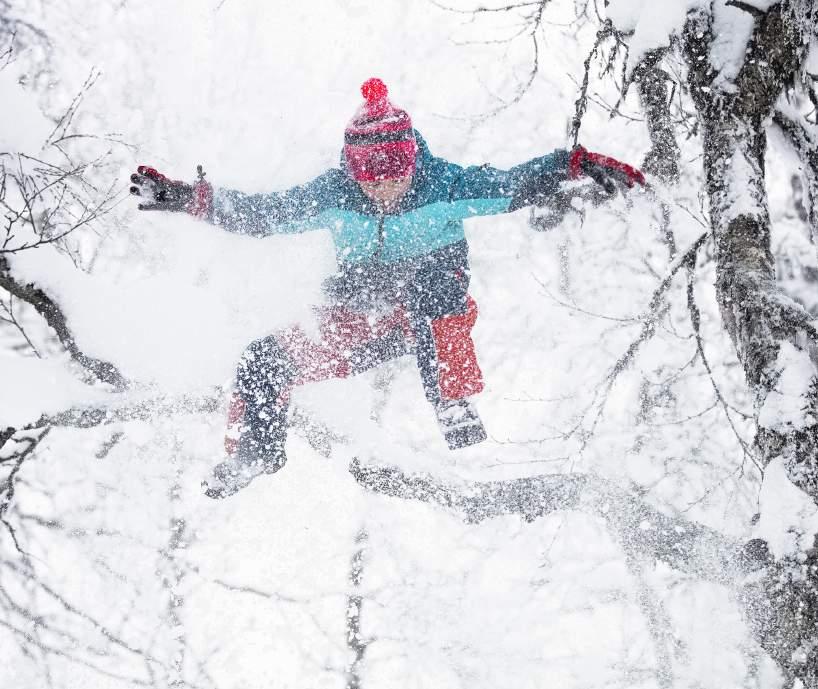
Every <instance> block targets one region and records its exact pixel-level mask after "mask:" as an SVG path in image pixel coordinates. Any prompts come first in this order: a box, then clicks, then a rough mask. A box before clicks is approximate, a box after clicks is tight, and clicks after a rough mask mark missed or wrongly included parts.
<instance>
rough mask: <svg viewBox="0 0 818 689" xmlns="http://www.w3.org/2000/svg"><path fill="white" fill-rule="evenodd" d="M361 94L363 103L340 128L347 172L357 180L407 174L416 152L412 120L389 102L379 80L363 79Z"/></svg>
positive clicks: (412, 164)
mask: <svg viewBox="0 0 818 689" xmlns="http://www.w3.org/2000/svg"><path fill="white" fill-rule="evenodd" d="M361 93H362V94H363V97H364V99H365V102H364V104H363V105H362V106H361V107H360V108H358V111H357V112H356V113H355V116H354V117H353V118H352V120H351V121H350V123H349V124H348V125H347V127H346V130H345V131H344V157H345V159H346V166H347V171H348V173H349V175H350V176H351V177H352V178H354V179H356V180H357V181H359V182H374V181H377V180H382V179H397V178H399V177H408V176H409V175H411V174H413V173H414V171H415V156H416V151H417V144H416V143H415V134H414V132H413V131H412V120H411V119H410V118H409V115H408V114H407V113H406V112H405V111H404V110H401V109H400V108H396V107H395V106H394V105H392V103H390V102H389V99H388V98H387V93H388V92H387V89H386V84H384V83H383V82H382V81H381V80H380V79H367V80H366V81H365V82H364V83H363V85H362V86H361Z"/></svg>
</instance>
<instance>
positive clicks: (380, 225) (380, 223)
mask: <svg viewBox="0 0 818 689" xmlns="http://www.w3.org/2000/svg"><path fill="white" fill-rule="evenodd" d="M383 221H384V214H383V213H379V214H378V248H377V249H375V254H374V255H373V258H380V257H381V254H382V253H383V245H384V241H385V240H386V232H385V230H384V229H383Z"/></svg>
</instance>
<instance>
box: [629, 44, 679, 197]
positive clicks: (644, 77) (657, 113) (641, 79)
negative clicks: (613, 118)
mask: <svg viewBox="0 0 818 689" xmlns="http://www.w3.org/2000/svg"><path fill="white" fill-rule="evenodd" d="M666 52H667V51H665V50H654V51H651V52H650V53H648V54H647V55H646V56H645V57H644V58H643V59H642V61H641V62H640V63H639V65H638V66H637V67H636V69H635V70H634V74H633V79H634V82H635V83H636V86H637V88H638V91H639V102H640V104H641V105H642V111H643V112H644V113H645V121H646V123H647V126H648V134H649V135H650V143H651V147H650V150H649V151H648V152H647V154H646V155H645V159H644V161H643V162H642V167H643V168H644V170H645V172H649V173H650V174H652V175H656V176H657V177H659V179H661V180H662V181H664V182H675V181H676V180H678V178H679V158H680V156H681V154H680V152H679V144H678V143H677V142H676V134H675V132H674V131H673V123H672V121H671V117H670V103H669V93H668V82H669V81H670V77H669V75H668V73H667V72H665V70H663V69H662V66H661V61H662V58H663V57H664V55H665V53H666Z"/></svg>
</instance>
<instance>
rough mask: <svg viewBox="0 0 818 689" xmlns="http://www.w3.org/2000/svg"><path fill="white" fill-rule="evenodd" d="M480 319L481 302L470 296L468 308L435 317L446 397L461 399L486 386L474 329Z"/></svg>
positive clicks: (434, 333) (434, 332)
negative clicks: (478, 359)
mask: <svg viewBox="0 0 818 689" xmlns="http://www.w3.org/2000/svg"><path fill="white" fill-rule="evenodd" d="M476 321H477V302H475V301H474V299H472V298H471V297H470V296H469V297H467V306H466V312H465V313H462V314H454V315H449V316H443V317H442V318H438V319H436V320H433V321H432V336H433V338H434V345H435V354H436V355H437V368H438V385H439V387H440V396H441V397H442V398H443V399H444V400H458V399H462V398H463V397H468V396H469V395H475V394H477V393H478V392H482V390H483V373H482V372H481V371H480V366H479V365H478V363H477V355H476V354H475V351H474V341H473V340H472V338H471V330H472V328H473V327H474V324H475V322H476Z"/></svg>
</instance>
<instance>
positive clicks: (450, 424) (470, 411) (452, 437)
mask: <svg viewBox="0 0 818 689" xmlns="http://www.w3.org/2000/svg"><path fill="white" fill-rule="evenodd" d="M435 413H436V414H437V423H438V425H439V426H440V430H441V431H442V432H443V437H445V438H446V442H447V443H448V445H449V449H450V450H457V449H458V448H461V447H468V446H469V445H476V444H477V443H482V442H483V441H484V440H485V439H486V429H485V428H483V422H482V421H481V420H480V417H479V416H478V414H477V410H476V409H475V408H474V405H472V403H471V402H469V401H468V400H467V399H460V400H446V401H443V402H440V403H439V404H438V405H437V406H436V407H435Z"/></svg>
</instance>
